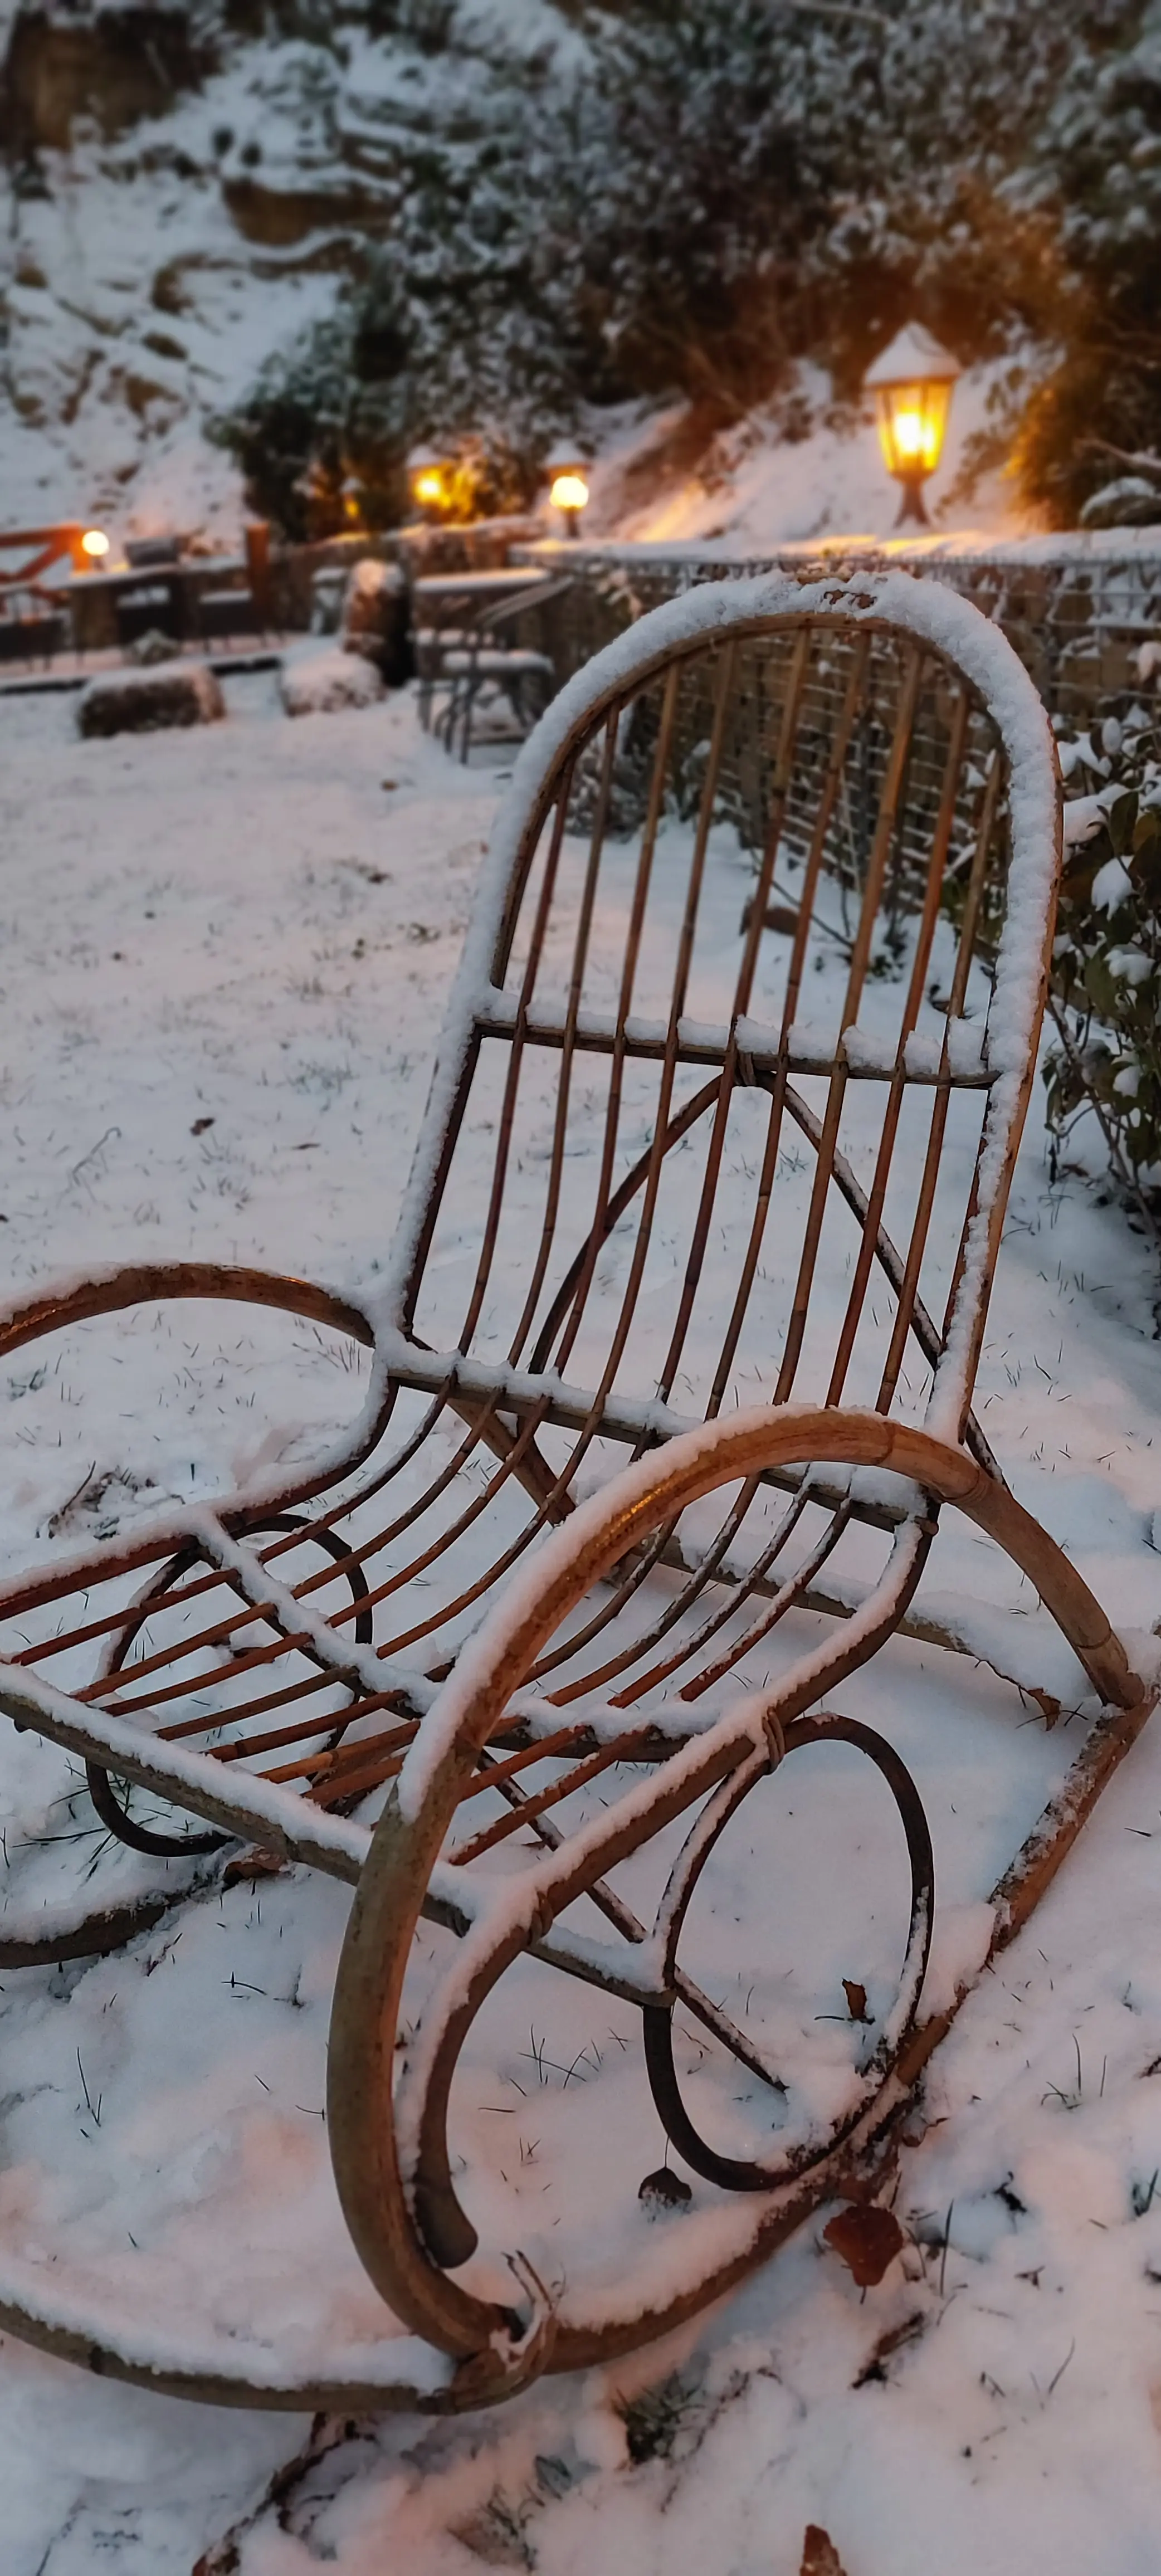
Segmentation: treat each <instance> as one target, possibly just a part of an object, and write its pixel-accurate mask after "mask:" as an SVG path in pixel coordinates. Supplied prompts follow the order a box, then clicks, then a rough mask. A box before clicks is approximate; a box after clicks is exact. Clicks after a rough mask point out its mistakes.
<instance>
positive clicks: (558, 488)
mask: <svg viewBox="0 0 1161 2576" xmlns="http://www.w3.org/2000/svg"><path fill="white" fill-rule="evenodd" d="M548 472H549V474H550V475H551V477H552V482H551V486H550V489H549V494H548V497H549V500H550V502H551V504H552V507H553V509H554V510H559V511H560V514H561V516H562V518H563V520H564V524H565V529H566V531H567V533H568V535H569V536H570V537H575V535H576V533H577V527H578V524H579V521H580V514H581V511H582V510H585V509H587V508H588V500H589V487H588V481H587V478H586V474H585V459H584V458H582V457H579V456H578V455H577V453H576V449H575V448H572V447H569V448H558V449H557V451H556V453H555V455H553V456H550V457H549V459H548Z"/></svg>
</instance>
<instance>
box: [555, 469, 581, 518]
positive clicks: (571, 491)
mask: <svg viewBox="0 0 1161 2576" xmlns="http://www.w3.org/2000/svg"><path fill="white" fill-rule="evenodd" d="M548 497H549V499H550V501H551V503H552V506H553V509H554V510H583V509H585V508H586V506H587V503H588V497H589V487H588V484H587V483H586V481H585V478H584V476H583V474H557V475H556V476H555V477H554V479H553V485H552V490H551V492H550V493H549V496H548Z"/></svg>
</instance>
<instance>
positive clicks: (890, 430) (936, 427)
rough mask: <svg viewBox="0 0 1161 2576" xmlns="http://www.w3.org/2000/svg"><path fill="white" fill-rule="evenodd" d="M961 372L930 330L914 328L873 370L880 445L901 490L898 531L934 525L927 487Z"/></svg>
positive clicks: (869, 382) (870, 388) (899, 336)
mask: <svg viewBox="0 0 1161 2576" xmlns="http://www.w3.org/2000/svg"><path fill="white" fill-rule="evenodd" d="M959 373H960V369H959V366H958V365H957V363H956V360H955V359H954V358H953V357H952V356H951V354H950V351H949V350H947V349H941V348H940V345H939V342H938V340H933V339H932V337H931V333H930V332H929V331H924V330H921V329H920V327H919V325H918V323H914V322H912V323H910V324H909V325H908V327H907V329H906V330H905V331H899V332H897V333H896V336H895V338H894V339H893V340H892V342H891V344H890V347H889V348H887V349H884V350H883V352H882V355H881V357H878V358H876V360H875V363H874V366H873V367H870V368H868V370H867V376H866V389H867V392H868V393H873V394H874V397H875V409H876V412H877V414H878V422H879V443H880V445H881V447H882V450H883V462H884V464H885V466H886V468H887V472H888V474H893V475H894V477H895V480H896V482H897V483H899V484H901V485H902V494H903V497H902V499H901V501H900V504H899V516H898V518H897V520H896V522H895V525H896V527H897V528H898V527H902V526H903V524H904V521H905V520H907V519H915V520H917V521H918V523H919V525H920V527H924V528H925V527H927V526H928V525H929V521H928V516H927V510H926V507H925V505H924V500H923V486H924V483H925V482H926V480H927V477H928V475H929V474H934V472H935V468H936V466H937V465H938V463H939V459H940V455H941V453H942V449H943V438H944V432H945V430H946V428H947V416H948V413H949V411H950V409H951V395H952V387H953V385H954V384H955V380H956V377H957V376H958V375H959Z"/></svg>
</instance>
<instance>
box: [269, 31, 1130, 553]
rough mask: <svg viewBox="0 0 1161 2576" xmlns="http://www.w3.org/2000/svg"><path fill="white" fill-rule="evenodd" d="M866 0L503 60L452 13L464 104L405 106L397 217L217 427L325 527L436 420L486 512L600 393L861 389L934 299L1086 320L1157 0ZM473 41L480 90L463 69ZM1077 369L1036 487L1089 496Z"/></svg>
mask: <svg viewBox="0 0 1161 2576" xmlns="http://www.w3.org/2000/svg"><path fill="white" fill-rule="evenodd" d="M404 14H405V13H400V12H396V13H395V14H394V18H393V34H392V41H393V42H399V41H402V40H404V38H405V36H406V29H405V28H404V24H403V19H404ZM861 15H862V13H861V12H860V9H859V7H858V6H853V7H851V8H849V9H846V10H826V9H821V8H820V9H813V8H808V7H806V6H802V7H794V8H785V9H779V10H772V9H770V8H769V7H768V6H766V5H765V0H698V5H697V6H696V7H693V8H689V9H682V10H680V11H676V12H675V11H673V10H672V9H670V8H668V7H662V6H659V5H657V0H634V4H633V5H630V6H629V7H627V8H626V9H624V10H623V11H621V12H619V13H618V14H617V15H616V16H615V17H613V16H611V15H607V14H606V13H604V12H603V11H593V12H590V13H589V16H588V18H587V20H586V22H585V39H584V45H583V49H580V48H578V47H577V46H575V45H574V46H572V47H570V48H568V49H566V50H563V51H562V50H560V49H558V50H557V51H556V52H554V53H549V54H547V55H546V54H544V53H543V52H534V53H532V54H531V55H530V54H529V53H528V52H527V51H518V50H516V49H515V48H506V47H505V44H504V42H503V41H502V40H500V41H498V40H497V39H496V37H495V35H494V34H493V36H492V37H491V39H490V41H489V43H488V45H487V48H486V60H485V59H484V58H483V56H482V55H481V52H480V33H479V23H478V21H477V20H475V19H474V18H470V17H469V16H468V15H467V13H464V12H457V10H456V9H455V8H454V7H453V6H450V5H449V6H448V7H447V8H445V9H444V10H443V11H442V13H441V17H440V30H439V31H438V32H440V33H441V35H442V52H443V58H444V64H445V70H446V73H447V75H448V78H449V81H450V84H451V87H450V91H449V96H452V95H454V97H455V101H456V107H455V112H454V113H445V114H444V116H443V118H442V121H441V118H440V116H439V115H438V114H436V115H435V116H429V117H428V118H426V119H424V120H423V121H422V122H420V121H418V120H416V121H415V122H413V123H411V124H410V125H408V124H405V123H404V122H402V121H400V120H397V121H396V122H395V124H394V126H393V128H392V131H391V135H390V139H389V148H388V160H389V164H390V177H389V180H388V192H389V197H390V225H389V230H388V233H387V238H386V239H385V241H383V242H382V243H381V244H380V245H379V246H378V247H377V248H376V249H375V251H374V253H373V254H372V256H371V258H370V260H369V263H368V265H367V267H366V269H365V270H364V272H363V274H362V276H361V277H360V279H359V281H358V283H357V284H356V285H355V286H354V288H353V289H352V290H350V291H349V292H347V293H346V294H345V295H344V297H343V298H341V299H340V304H339V308H338V311H337V313H336V315H335V316H334V317H332V318H331V319H330V320H328V321H326V322H324V323H322V324H319V325H316V326H315V327H314V328H313V329H312V330H311V331H310V332H308V334H307V335H306V336H305V338H303V339H302V340H301V341H300V342H299V343H298V344H297V345H296V347H295V348H293V349H292V350H290V351H288V352H284V353H282V354H281V355H280V356H279V357H278V358H277V359H276V360H275V361H274V362H273V363H272V364H271V365H270V366H269V367H268V368H267V370H266V371H265V372H264V374H263V375H262V377H261V378H260V380H259V382H258V384H257V386H256V387H255V390H254V393H253V395H252V396H251V398H250V399H249V401H248V402H247V403H246V404H245V405H244V406H243V407H242V408H241V409H240V410H239V411H238V412H236V413H235V414H234V415H233V417H232V419H231V420H230V421H229V422H227V423H226V425H225V435H226V437H227V438H228V440H229V441H230V443H231V444H232V445H233V447H234V450H235V453H237V454H238V456H239V457H240V458H241V460H242V462H243V464H244V466H245V467H246V468H247V470H248V471H249V472H250V474H251V476H252V477H256V478H257V480H258V482H259V483H260V484H261V486H262V491H263V497H264V500H265V504H266V506H268V507H274V508H277V509H278V510H279V511H280V513H281V515H282V516H283V517H284V519H286V518H291V519H294V518H297V519H298V520H299V521H300V522H302V521H303V519H304V516H305V514H306V513H307V509H308V502H310V501H312V500H313V504H314V510H315V519H316V523H317V521H318V514H319V509H320V506H321V509H322V511H323V513H324V515H325V511H326V509H327V507H328V506H329V507H330V508H332V509H334V507H335V506H336V498H337V493H338V489H339V486H340V484H341V481H342V476H343V473H344V472H352V471H353V472H354V474H355V475H356V477H361V478H362V479H363V480H364V482H365V484H366V486H367V487H368V491H369V496H370V501H371V507H372V509H373V510H377V511H378V512H380V513H381V514H390V513H392V512H393V511H394V509H395V508H396V507H397V506H398V501H399V479H398V478H399V467H400V462H401V458H402V454H403V451H404V448H405V446H406V444H407V441H408V438H409V437H412V436H423V437H431V436H435V437H437V438H438V439H440V440H441V441H442V442H444V443H448V442H450V443H452V444H453V445H454V444H455V443H457V442H458V441H462V440H464V439H465V438H469V437H470V438H471V439H472V440H473V441H474V443H475V455H476V482H477V486H478V505H479V506H480V507H481V508H485V507H495V506H496V505H497V503H498V502H501V503H502V502H504V501H505V500H511V499H518V498H521V497H523V495H524V494H525V493H526V492H527V490H528V489H529V488H530V483H531V478H532V476H533V473H534V470H535V467H536V465H537V463H538V462H539V459H540V458H541V457H542V455H543V453H544V450H545V448H546V446H547V444H548V443H549V441H550V439H551V437H552V436H553V434H554V433H555V432H557V431H559V430H560V429H562V428H565V427H568V426H570V425H575V423H576V421H577V419H578V418H579V416H580V413H581V411H582V408H583V406H584V405H585V404H586V403H587V402H591V401H593V400H595V401H597V402H598V403H599V402H600V401H602V400H616V399H620V398H623V397H625V396H626V395H630V394H637V395H640V394H647V395H648V394H668V393H672V392H674V391H677V392H680V393H683V394H685V395H686V396H687V397H689V398H690V399H691V400H693V401H695V402H697V403H699V404H700V405H701V406H702V407H703V409H704V412H705V415H706V421H707V426H712V425H713V424H715V423H716V424H720V423H722V422H723V421H727V420H729V419H731V418H737V417H739V415H740V414H742V413H744V411H745V410H746V408H747V407H748V406H750V405H751V404H753V403H754V402H756V401H762V400H765V399H766V398H768V397H769V396H770V394H771V393H772V391H774V390H775V389H776V388H777V386H778V384H779V381H780V380H781V379H782V378H784V377H785V376H786V374H787V371H788V368H789V366H790V363H791V362H792V361H793V359H794V358H795V357H800V356H802V355H803V354H807V353H809V354H812V355H816V356H821V357H823V358H825V360H826V361H827V362H828V363H829V364H830V366H831V368H832V371H833V373H834V376H835V379H836V382H837V385H838V387H839V390H840V392H841V391H842V390H843V389H844V388H845V389H847V390H852V391H853V389H854V387H855V385H856V384H857V382H858V381H859V378H860V376H861V373H862V370H863V368H864V366H865V364H866V361H867V358H868V356H869V355H870V354H871V352H872V351H873V349H874V347H875V346H876V345H877V344H878V343H879V342H880V341H881V340H883V339H884V338H886V337H887V336H889V334H890V332H891V330H892V329H893V328H894V327H895V326H896V324H897V323H898V322H899V320H900V319H901V318H903V317H905V315H906V314H907V313H908V312H909V311H911V310H913V309H915V308H916V307H921V308H922V309H924V310H926V311H927V313H928V314H929V316H930V318H931V319H932V320H933V321H934V322H935V324H936V326H937V327H938V328H939V329H940V331H941V332H942V333H943V334H945V335H947V336H950V338H951V339H952V341H953V343H954V344H955V345H956V347H957V348H958V349H959V351H960V352H961V354H963V355H965V356H968V357H977V356H981V355H984V354H995V352H996V351H997V350H999V349H1001V348H1003V347H1004V345H1005V344H1006V342H1008V341H1010V340H1014V339H1015V338H1017V337H1019V336H1020V335H1025V336H1026V335H1027V333H1028V331H1029V329H1031V330H1032V331H1033V332H1037V331H1038V332H1041V333H1043V334H1048V333H1051V334H1052V335H1053V336H1055V335H1056V334H1057V333H1058V330H1059V323H1060V317H1061V313H1062V311H1063V312H1064V313H1065V314H1066V317H1072V321H1071V323H1070V322H1069V321H1068V320H1067V318H1066V327H1074V328H1075V331H1077V332H1081V333H1082V336H1083V327H1084V321H1085V315H1086V314H1087V311H1088V303H1089V302H1091V297H1089V298H1088V300H1087V301H1086V297H1085V295H1084V294H1083V293H1082V292H1081V289H1080V286H1079V285H1077V284H1074V285H1073V286H1072V288H1071V290H1070V293H1069V295H1068V296H1067V297H1066V298H1065V299H1064V301H1063V302H1062V300H1061V298H1062V289H1061V278H1062V276H1063V275H1065V274H1066V273H1067V274H1068V275H1069V276H1070V277H1071V276H1072V273H1073V271H1075V272H1076V277H1077V278H1079V276H1080V273H1081V270H1082V269H1083V268H1084V266H1085V263H1086V262H1087V263H1088V266H1089V267H1090V268H1091V267H1092V266H1093V263H1094V261H1095V262H1096V265H1097V267H1098V268H1099V267H1100V264H1101V263H1102V262H1103V263H1104V265H1105V267H1106V268H1107V267H1108V266H1109V263H1110V261H1111V263H1112V267H1113V269H1114V271H1117V273H1118V275H1119V270H1118V262H1120V265H1121V266H1122V267H1124V266H1125V264H1126V262H1127V263H1128V267H1129V268H1130V269H1133V263H1134V261H1135V262H1136V263H1137V266H1138V267H1139V266H1140V261H1141V255H1142V254H1141V249H1140V247H1134V246H1135V245H1138V244H1139V242H1140V240H1141V238H1142V214H1143V213H1144V214H1145V215H1146V217H1147V214H1148V209H1147V206H1146V205H1145V203H1144V200H1143V199H1142V196H1141V193H1140V190H1139V189H1138V188H1137V186H1136V183H1135V172H1136V166H1137V165H1136V163H1135V162H1133V161H1131V160H1130V161H1129V162H1128V163H1127V165H1126V168H1124V169H1122V170H1121V172H1120V175H1119V177H1118V178H1116V179H1110V181H1109V183H1108V186H1107V188H1105V187H1104V181H1103V177H1102V175H1101V174H1102V172H1103V170H1104V168H1105V167H1106V166H1108V165H1109V164H1110V163H1111V162H1114V161H1115V160H1116V157H1117V153H1118V151H1119V150H1120V148H1121V145H1122V144H1123V143H1125V142H1126V141H1129V142H1132V143H1134V144H1135V143H1136V142H1137V141H1138V140H1139V139H1140V133H1145V134H1146V135H1147V131H1148V125H1149V114H1150V107H1149V101H1150V98H1151V95H1152V91H1151V84H1152V82H1153V73H1152V69H1151V65H1152V52H1151V50H1150V45H1149V43H1148V41H1147V40H1145V39H1142V42H1141V43H1140V45H1138V46H1137V47H1136V49H1135V50H1133V48H1132V43H1131V39H1132V38H1133V37H1134V36H1135V34H1136V32H1137V24H1138V16H1139V13H1138V12H1137V11H1136V10H1133V11H1130V12H1126V11H1125V10H1124V9H1122V8H1114V7H1113V6H1112V5H1111V0H1064V5H1062V7H1061V8H1059V9H1056V10H1053V11H1052V12H1051V13H1048V12H1044V11H1040V10H1029V9H1027V8H1026V7H1022V6H1018V5H1014V0H985V5H984V6H982V7H981V6H976V5H971V0H923V5H922V6H920V7H908V8H906V9H896V10H893V11H892V12H891V13H890V14H889V15H887V16H886V17H884V15H883V13H881V12H879V11H874V12H872V11H867V12H866V14H865V20H864V23H862V24H860V16H861ZM430 41H431V39H430V38H429V43H430ZM472 62H474V63H475V66H476V75H477V76H476V79H475V82H474V85H473V88H472V92H471V99H470V104H469V103H467V102H466V101H465V99H464V96H463V93H462V90H461V88H460V87H459V84H458V81H457V79H456V78H455V77H454V74H455V71H456V67H457V66H458V70H459V72H460V73H462V72H464V71H465V70H466V69H467V67H468V65H469V63H472ZM1094 66H1095V68H1094ZM1122 127H1123V128H1124V133H1123V134H1122V130H1121V129H1122ZM1130 128H1131V134H1130V131H1129V129H1130ZM386 141H387V138H386V137H385V138H384V142H385V143H386ZM1140 159H1141V156H1140V154H1139V153H1138V155H1137V161H1138V162H1139V161H1140ZM1102 189H1103V190H1104V193H1103V194H1102ZM1133 273H1134V274H1135V273H1136V271H1135V269H1134V270H1133ZM1077 363H1080V360H1079V359H1078V360H1077ZM1125 363H1126V365H1127V366H1128V368H1129V371H1130V374H1131V373H1132V370H1133V368H1134V366H1135V365H1136V363H1137V361H1136V358H1135V356H1134V354H1133V352H1132V351H1131V350H1130V351H1128V352H1127V353H1126V358H1125ZM1072 365H1073V359H1072V354H1071V347H1070V351H1069V353H1068V354H1066V357H1065V361H1064V366H1063V371H1062V380H1063V383H1064V386H1065V392H1066V395H1067V399H1066V400H1065V402H1064V410H1063V412H1062V413H1061V415H1060V420H1059V425H1058V428H1057V429H1054V427H1053V423H1054V422H1055V421H1056V419H1057V414H1056V411H1054V409H1053V403H1054V401H1056V400H1057V399H1058V398H1057V397H1053V398H1052V399H1049V400H1048V401H1047V402H1046V404H1045V405H1043V406H1042V407H1041V410H1040V412H1038V414H1037V416H1036V417H1037V429H1036V433H1035V436H1033V437H1031V438H1030V439H1029V442H1028V444H1027V451H1026V452H1027V472H1028V475H1029V477H1030V480H1031V481H1032V483H1033V484H1034V485H1035V487H1036V489H1037V491H1038V492H1040V493H1042V494H1043V493H1045V492H1048V491H1050V490H1051V489H1052V488H1054V487H1053V476H1054V475H1055V476H1056V478H1057V481H1058V482H1060V478H1061V476H1062V474H1063V475H1064V477H1065V479H1064V481H1063V482H1061V485H1060V488H1061V490H1062V492H1064V491H1068V492H1071V488H1072V487H1071V485H1069V484H1068V482H1067V471H1068V470H1073V469H1067V470H1066V465H1065V461H1064V460H1063V459H1062V458H1061V457H1060V456H1059V455H1058V454H1057V453H1056V447H1058V446H1059V443H1060V439H1061V438H1065V439H1066V440H1068V441H1072V439H1073V438H1074V435H1075V427H1076V424H1075V421H1074V420H1073V418H1072V413H1071V411H1070V410H1069V403H1070V402H1071V401H1072V396H1071V394H1070V393H1069V392H1068V388H1069V387H1070V386H1071V382H1072V377H1071V374H1070V368H1071V366H1072ZM1026 385H1027V377H1026V376H1025V378H1024V379H1023V380H1022V383H1021V386H1020V387H1019V388H1018V390H1021V391H1023V390H1026ZM1130 410H1131V406H1130ZM1134 418H1135V415H1134ZM1007 427H1008V424H1005V430H1006V429H1007ZM1054 439H1055V441H1056V447H1054V444H1053V442H1054ZM1046 450H1047V453H1046ZM312 471H313V474H314V478H315V479H314V484H313V486H311V484H310V476H311V473H312ZM1074 479H1075V474H1074ZM1096 479H1097V480H1099V479H1100V475H1099V473H1098V475H1097V477H1096ZM1105 479H1107V475H1106V478H1105ZM1092 480H1093V477H1092V475H1091V474H1090V475H1089V483H1090V484H1091V482H1092ZM1086 488H1087V487H1086Z"/></svg>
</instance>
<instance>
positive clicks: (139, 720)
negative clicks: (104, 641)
mask: <svg viewBox="0 0 1161 2576" xmlns="http://www.w3.org/2000/svg"><path fill="white" fill-rule="evenodd" d="M225 712H226V701H225V699H224V698H223V696H222V692H221V690H220V688H219V687H218V683H217V681H216V679H215V678H214V675H213V672H212V671H211V670H210V668H209V665H208V663H206V662H159V663H155V664H154V666H153V668H152V669H149V670H138V671H109V672H102V673H101V675H100V677H99V678H98V679H95V680H90V681H89V684H88V687H87V688H86V689H85V690H83V691H82V694H81V697H80V699H79V701H78V704H77V724H78V726H79V729H80V731H81V732H82V733H83V734H85V735H87V736H88V737H90V738H95V737H98V736H102V735H107V734H113V733H153V732H156V731H159V730H160V729H161V728H162V727H163V726H166V725H195V724H214V723H215V722H216V721H217V719H218V717H219V716H224V715H225Z"/></svg>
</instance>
